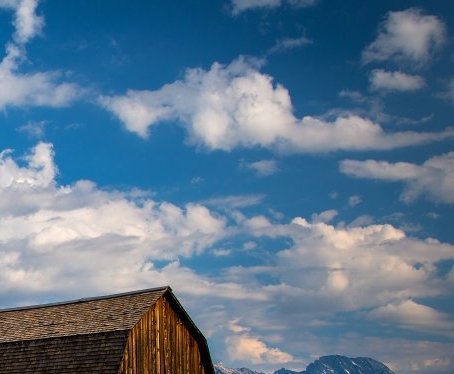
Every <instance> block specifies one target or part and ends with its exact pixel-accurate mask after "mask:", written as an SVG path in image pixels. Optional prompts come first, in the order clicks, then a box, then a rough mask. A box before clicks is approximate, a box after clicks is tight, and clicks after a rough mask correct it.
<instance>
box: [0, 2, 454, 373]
mask: <svg viewBox="0 0 454 374" xmlns="http://www.w3.org/2000/svg"><path fill="white" fill-rule="evenodd" d="M453 8H454V6H453V5H452V4H451V2H450V1H405V0H402V1H398V2H397V1H394V0H393V1H391V0H380V1H368V2H364V1H359V0H344V1H342V2H334V1H328V0H218V1H191V0H188V1H184V2H183V1H174V0H168V1H162V2H157V1H139V0H134V1H128V2H125V1H116V0H111V1H109V2H106V1H97V0H89V1H85V0H77V1H49V0H47V1H41V2H39V1H37V0H0V25H1V27H0V44H1V45H2V46H3V52H2V56H1V62H0V108H1V116H0V126H1V130H0V131H1V136H0V151H1V156H0V157H1V158H0V283H1V285H2V287H1V289H0V306H1V307H12V306H16V305H29V304H36V303H41V302H52V301H63V300H69V299H74V298H78V297H87V296H97V295H102V294H108V293H114V292H123V291H130V290H135V289H142V288H149V287H156V286H162V285H170V286H171V287H172V288H173V290H174V292H175V293H176V295H177V297H179V298H180V300H181V301H182V303H183V305H184V306H185V308H186V309H187V310H188V312H189V314H190V315H191V316H192V317H193V319H194V321H195V322H196V323H197V325H198V326H199V327H200V328H201V330H202V331H203V333H204V334H205V336H206V337H207V339H208V342H209V345H210V349H211V353H212V356H213V360H214V361H222V362H223V363H224V364H225V365H227V366H230V367H241V366H246V367H251V368H254V369H256V370H262V371H264V372H271V371H273V370H275V369H278V368H280V367H287V368H292V369H297V370H302V369H303V368H305V366H306V365H307V364H308V363H309V362H311V361H313V360H314V359H315V358H317V357H318V356H321V355H326V354H334V353H336V354H344V355H348V356H353V357H356V356H370V357H373V358H375V359H377V360H380V361H383V362H384V363H386V364H387V365H389V366H390V367H391V368H392V369H394V370H395V371H396V372H398V373H401V374H409V373H421V374H429V373H451V372H452V371H453V369H454V349H453V347H454V344H453V342H454V333H453V329H452V327H453V326H454V305H453V302H452V298H453V290H454V270H453V264H454V232H453V230H452V222H454V210H453V205H454V151H453V141H454V123H453V113H454V74H453V62H454V48H453V36H454V31H453V28H454V9H453Z"/></svg>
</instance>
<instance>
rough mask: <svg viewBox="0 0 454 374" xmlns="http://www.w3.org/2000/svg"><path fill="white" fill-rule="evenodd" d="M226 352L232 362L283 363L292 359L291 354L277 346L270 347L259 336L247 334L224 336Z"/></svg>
mask: <svg viewBox="0 0 454 374" xmlns="http://www.w3.org/2000/svg"><path fill="white" fill-rule="evenodd" d="M226 346H227V353H228V355H229V357H230V359H231V360H232V361H233V362H237V361H243V362H251V363H252V364H255V365H257V364H264V363H269V364H274V365H275V364H283V363H286V362H290V361H292V360H293V356H292V355H290V354H288V353H286V352H283V351H281V350H280V349H278V348H270V347H268V346H267V345H266V344H265V343H264V342H263V341H261V340H260V339H259V338H257V337H254V336H249V335H248V334H242V335H232V336H228V337H227V338H226Z"/></svg>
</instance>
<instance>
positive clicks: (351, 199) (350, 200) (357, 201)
mask: <svg viewBox="0 0 454 374" xmlns="http://www.w3.org/2000/svg"><path fill="white" fill-rule="evenodd" d="M361 202H362V198H361V196H358V195H353V196H350V197H349V198H348V205H350V206H356V205H358V204H361Z"/></svg>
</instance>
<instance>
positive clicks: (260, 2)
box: [231, 0, 318, 15]
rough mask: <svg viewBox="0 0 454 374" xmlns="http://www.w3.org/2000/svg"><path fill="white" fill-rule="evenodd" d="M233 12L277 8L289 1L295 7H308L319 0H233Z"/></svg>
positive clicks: (235, 13)
mask: <svg viewBox="0 0 454 374" xmlns="http://www.w3.org/2000/svg"><path fill="white" fill-rule="evenodd" d="M231 1H232V13H233V14H234V15H238V14H239V13H242V12H245V11H247V10H252V9H270V8H277V7H279V6H281V5H282V4H283V3H288V4H289V5H291V6H294V7H308V6H312V5H314V4H316V3H317V1H318V0H231Z"/></svg>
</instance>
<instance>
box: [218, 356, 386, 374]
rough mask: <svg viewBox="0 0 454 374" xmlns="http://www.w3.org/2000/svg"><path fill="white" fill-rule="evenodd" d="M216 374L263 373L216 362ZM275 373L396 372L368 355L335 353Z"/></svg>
mask: <svg viewBox="0 0 454 374" xmlns="http://www.w3.org/2000/svg"><path fill="white" fill-rule="evenodd" d="M214 366H215V374H262V373H259V372H257V371H253V370H251V369H246V368H241V369H229V368H226V367H224V366H223V365H222V364H215V365H214ZM274 374H395V373H394V372H393V371H392V370H390V369H389V368H388V367H387V366H386V365H384V364H382V363H381V362H378V361H376V360H374V359H372V358H368V357H357V358H349V357H345V356H339V355H333V356H323V357H320V358H319V359H318V360H316V361H314V362H312V363H311V364H309V365H308V366H307V368H306V370H304V371H300V372H298V371H293V370H288V369H284V368H282V369H279V370H277V371H275V372H274Z"/></svg>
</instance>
